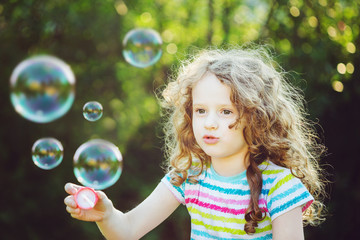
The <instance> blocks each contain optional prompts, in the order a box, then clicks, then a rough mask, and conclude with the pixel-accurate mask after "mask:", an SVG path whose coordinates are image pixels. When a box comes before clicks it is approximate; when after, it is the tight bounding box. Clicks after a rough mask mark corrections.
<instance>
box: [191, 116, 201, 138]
mask: <svg viewBox="0 0 360 240" xmlns="http://www.w3.org/2000/svg"><path fill="white" fill-rule="evenodd" d="M199 125H200V123H199V121H197V120H194V119H193V121H192V128H193V133H194V136H195V139H196V141H198V138H199V137H200V136H201V131H200V126H199Z"/></svg>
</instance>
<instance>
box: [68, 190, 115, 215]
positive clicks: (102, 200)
mask: <svg viewBox="0 0 360 240" xmlns="http://www.w3.org/2000/svg"><path fill="white" fill-rule="evenodd" d="M80 188H82V187H81V186H79V185H76V184H73V183H67V184H65V191H66V192H67V193H68V194H70V195H69V196H67V197H66V198H65V199H64V203H65V205H66V211H67V212H68V213H70V215H71V217H73V218H75V219H79V220H82V221H89V222H100V221H102V220H104V219H105V218H106V217H107V216H109V215H110V214H111V212H112V211H113V210H114V206H113V204H112V202H111V200H110V199H109V198H108V197H107V196H106V194H105V193H104V192H102V191H95V192H96V194H97V195H98V198H99V199H98V202H97V203H96V205H95V206H94V208H92V209H81V208H79V207H78V206H77V204H76V202H75V198H74V195H75V194H76V192H77V191H78V190H79V189H80Z"/></svg>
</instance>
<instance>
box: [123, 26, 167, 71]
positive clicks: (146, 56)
mask: <svg viewBox="0 0 360 240" xmlns="http://www.w3.org/2000/svg"><path fill="white" fill-rule="evenodd" d="M123 45H124V49H123V55H124V58H125V60H126V61H127V62H128V63H130V64H131V65H133V66H135V67H139V68H145V67H148V66H151V65H153V64H155V63H156V62H157V61H158V60H159V59H160V57H161V54H162V49H161V45H162V40H161V37H160V35H159V33H157V32H156V31H155V30H153V29H148V28H137V29H133V30H131V31H130V32H128V33H127V34H126V35H125V38H124V40H123Z"/></svg>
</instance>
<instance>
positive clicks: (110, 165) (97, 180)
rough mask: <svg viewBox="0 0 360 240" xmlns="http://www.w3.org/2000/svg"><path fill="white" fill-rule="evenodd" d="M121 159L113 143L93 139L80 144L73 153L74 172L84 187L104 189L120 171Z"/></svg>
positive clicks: (115, 178) (117, 177)
mask: <svg viewBox="0 0 360 240" xmlns="http://www.w3.org/2000/svg"><path fill="white" fill-rule="evenodd" d="M122 166H123V159H122V155H121V153H120V150H119V148H118V147H117V146H115V145H114V144H113V143H111V142H108V141H106V140H103V139H94V140H90V141H87V142H85V143H84V144H82V145H81V146H80V147H79V148H78V149H77V150H76V152H75V154H74V174H75V177H76V179H77V180H78V181H79V182H80V183H81V184H83V185H84V186H86V187H91V188H94V189H98V190H101V189H105V188H108V187H110V186H112V185H113V184H114V183H115V182H116V181H117V180H118V179H119V178H120V175H121V173H122Z"/></svg>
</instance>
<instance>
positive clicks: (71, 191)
mask: <svg viewBox="0 0 360 240" xmlns="http://www.w3.org/2000/svg"><path fill="white" fill-rule="evenodd" d="M80 188H81V186H79V185H76V184H73V183H67V184H65V187H64V189H65V191H66V192H67V193H68V194H71V195H74V194H76V192H77V191H78V190H79V189H80Z"/></svg>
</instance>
